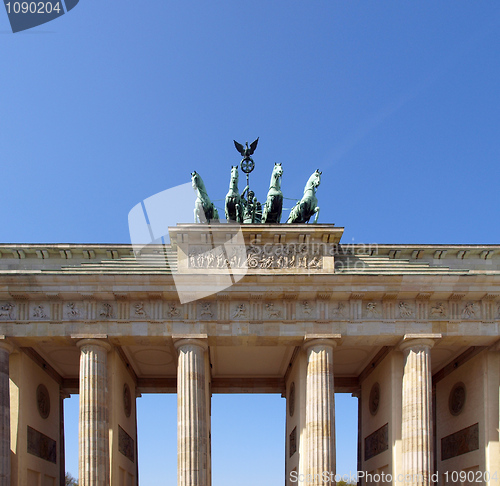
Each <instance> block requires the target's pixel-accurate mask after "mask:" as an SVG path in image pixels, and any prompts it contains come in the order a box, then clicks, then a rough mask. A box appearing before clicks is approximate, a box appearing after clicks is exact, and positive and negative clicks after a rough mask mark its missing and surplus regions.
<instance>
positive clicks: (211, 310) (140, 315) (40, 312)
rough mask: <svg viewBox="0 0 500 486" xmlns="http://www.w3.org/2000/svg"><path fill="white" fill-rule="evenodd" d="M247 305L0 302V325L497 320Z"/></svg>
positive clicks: (406, 303) (289, 303)
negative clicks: (76, 322)
mask: <svg viewBox="0 0 500 486" xmlns="http://www.w3.org/2000/svg"><path fill="white" fill-rule="evenodd" d="M249 297H250V298H249V300H247V301H233V300H231V299H229V298H222V297H221V296H218V297H217V298H216V299H214V300H213V301H198V302H193V303H190V304H184V305H182V304H180V303H178V302H175V301H163V300H162V299H151V300H142V301H127V300H117V301H113V302H96V301H85V300H84V301H70V302H68V301H58V302H57V301H34V302H30V301H25V302H22V301H15V302H12V301H11V302H9V301H4V302H0V322H2V321H3V322H6V321H49V322H61V321H85V322H93V321H102V322H105V321H114V320H118V321H128V320H135V321H141V320H144V321H158V322H160V321H163V320H169V321H184V320H187V321H196V320H200V321H230V320H253V321H265V320H271V321H273V320H276V321H295V320H304V321H342V320H345V321H353V322H357V321H363V320H366V321H380V320H383V321H397V320H402V321H410V322H411V321H424V320H429V321H439V320H443V321H448V320H449V321H471V322H474V321H481V320H486V321H487V322H491V321H493V320H500V304H499V303H497V302H496V301H492V302H490V301H487V302H485V301H469V300H449V301H444V300H435V301H429V300H418V299H417V300H397V299H392V298H391V299H384V300H381V301H376V300H368V299H367V300H361V299H358V298H355V299H353V298H350V299H349V300H331V299H325V298H315V299H312V300H300V299H286V298H282V299H277V300H275V299H273V300H270V299H265V295H262V296H260V298H258V297H256V296H255V295H253V294H252V295H250V296H249Z"/></svg>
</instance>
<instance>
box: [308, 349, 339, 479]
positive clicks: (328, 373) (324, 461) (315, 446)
mask: <svg viewBox="0 0 500 486" xmlns="http://www.w3.org/2000/svg"><path fill="white" fill-rule="evenodd" d="M336 345H337V343H336V341H334V340H332V339H312V340H311V341H308V342H306V343H305V344H304V349H305V350H306V353H307V375H306V436H305V440H306V445H305V453H306V462H305V474H306V475H307V474H310V475H311V476H310V477H311V480H312V482H310V484H311V485H312V486H316V485H323V484H324V482H323V479H322V475H323V474H324V472H325V471H326V472H328V474H329V475H331V474H334V473H335V399H334V390H333V348H334V347H335V346H336Z"/></svg>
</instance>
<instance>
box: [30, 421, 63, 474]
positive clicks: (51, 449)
mask: <svg viewBox="0 0 500 486" xmlns="http://www.w3.org/2000/svg"><path fill="white" fill-rule="evenodd" d="M28 453H29V454H33V455H34V456H36V457H39V458H40V459H44V460H45V461H49V462H52V463H54V464H56V463H57V442H56V441H55V440H53V439H51V438H50V437H47V436H46V435H45V434H42V433H41V432H38V430H35V429H33V428H32V427H30V426H29V425H28Z"/></svg>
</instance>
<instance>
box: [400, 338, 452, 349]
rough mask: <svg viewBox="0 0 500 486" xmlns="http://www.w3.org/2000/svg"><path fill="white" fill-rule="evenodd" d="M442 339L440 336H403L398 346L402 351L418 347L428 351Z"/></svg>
mask: <svg viewBox="0 0 500 486" xmlns="http://www.w3.org/2000/svg"><path fill="white" fill-rule="evenodd" d="M442 337H443V336H442V335H441V334H405V336H404V338H403V342H402V343H401V344H400V345H399V350H400V351H404V350H405V349H408V348H413V347H418V346H426V347H428V348H429V349H430V348H432V347H433V346H434V344H436V341H437V340H438V339H441V338H442Z"/></svg>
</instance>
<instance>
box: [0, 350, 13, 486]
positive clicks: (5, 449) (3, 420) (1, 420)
mask: <svg viewBox="0 0 500 486" xmlns="http://www.w3.org/2000/svg"><path fill="white" fill-rule="evenodd" d="M10 351H11V348H10V347H9V346H8V345H7V344H5V343H2V342H0V486H10V393H9V354H10Z"/></svg>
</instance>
